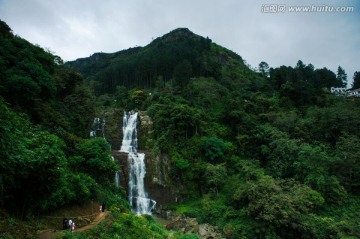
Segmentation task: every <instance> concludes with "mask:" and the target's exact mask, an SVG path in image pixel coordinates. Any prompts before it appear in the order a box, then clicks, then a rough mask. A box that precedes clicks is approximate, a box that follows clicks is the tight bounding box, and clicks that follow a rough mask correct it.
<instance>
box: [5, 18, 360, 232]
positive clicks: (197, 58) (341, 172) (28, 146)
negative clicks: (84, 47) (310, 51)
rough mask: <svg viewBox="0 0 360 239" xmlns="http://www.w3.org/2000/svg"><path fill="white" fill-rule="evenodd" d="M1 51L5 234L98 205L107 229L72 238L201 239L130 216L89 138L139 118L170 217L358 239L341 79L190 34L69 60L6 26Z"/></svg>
mask: <svg viewBox="0 0 360 239" xmlns="http://www.w3.org/2000/svg"><path fill="white" fill-rule="evenodd" d="M0 43H1V44H0V50H1V53H2V55H1V56H0V69H1V71H0V72H1V73H0V79H1V81H0V93H1V97H2V98H1V101H0V107H1V111H0V114H1V118H0V122H1V123H0V140H1V141H0V143H1V144H0V146H1V150H0V156H1V160H2V163H1V164H0V189H1V190H0V209H1V210H0V213H1V214H0V215H4V216H1V218H0V229H1V230H0V237H5V238H23V237H24V235H25V234H26V233H23V234H21V235H20V234H16V233H20V232H21V231H22V232H24V231H26V230H28V229H27V228H28V227H30V228H32V229H33V231H36V230H41V229H44V228H45V227H41V226H39V225H36V226H34V225H31V224H29V223H28V221H27V220H26V219H31V218H36V217H37V216H40V215H41V214H42V213H46V212H49V211H53V210H56V209H59V208H61V207H64V206H68V205H75V204H82V203H84V201H85V200H91V199H94V200H96V201H100V202H102V201H105V202H106V204H107V205H108V208H109V209H110V210H111V211H112V212H113V213H112V216H111V219H110V220H108V221H107V222H106V223H104V224H102V225H100V226H99V227H97V228H96V229H95V230H93V231H90V232H86V233H84V234H74V235H73V236H70V235H65V237H64V238H70V237H72V238H79V239H82V238H120V237H122V236H123V237H124V238H183V239H185V238H197V237H198V236H196V235H195V234H189V235H187V234H184V235H182V234H177V233H171V232H169V231H166V230H165V229H164V228H162V227H160V226H159V225H157V224H156V223H155V222H154V221H153V219H152V218H151V217H137V216H134V215H132V214H131V213H130V210H129V205H128V203H126V200H125V198H126V197H125V194H124V189H122V188H120V189H119V188H116V187H115V186H114V183H113V178H114V174H113V173H114V171H115V170H118V169H119V168H118V166H117V165H115V164H114V162H113V161H112V160H111V159H110V157H109V154H110V147H109V144H108V143H107V142H106V141H105V140H104V139H103V138H102V137H99V138H91V139H88V138H87V136H86V135H85V134H86V132H89V128H90V126H89V125H90V123H91V121H92V119H93V117H94V116H95V115H96V116H98V115H102V116H104V117H105V118H106V117H109V118H111V117H114V116H116V112H122V111H123V110H130V109H132V110H139V111H141V112H142V114H143V115H146V116H149V117H150V119H151V124H148V127H149V128H148V129H147V131H146V132H145V133H144V132H142V133H141V132H140V134H139V135H140V139H139V145H140V148H141V150H144V151H146V155H147V156H146V157H148V158H149V160H150V161H152V162H154V160H157V161H156V163H157V164H156V165H153V167H154V168H155V169H156V168H159V169H158V171H157V172H158V173H159V176H163V177H162V178H165V179H166V180H164V182H162V183H163V185H162V187H166V188H169V189H170V190H171V191H172V192H173V193H174V194H173V195H174V197H176V199H177V202H176V203H173V204H168V205H163V207H164V208H163V209H164V210H171V211H173V212H174V213H177V214H182V215H185V216H187V217H191V218H196V220H197V222H198V223H201V224H203V225H205V223H209V224H211V225H214V226H217V228H218V232H219V233H221V234H222V235H223V237H224V238H274V239H278V238H359V237H360V227H359V224H358V221H359V219H360V218H359V211H360V206H359V205H360V203H359V202H360V195H359V188H360V181H359V179H360V158H359V155H360V147H359V145H360V127H359V125H360V121H359V119H360V110H359V107H360V103H359V100H358V99H357V98H351V99H350V98H343V97H337V96H335V95H332V94H331V93H330V91H329V88H330V87H332V86H341V85H342V84H343V82H342V81H341V80H340V79H341V77H338V76H337V75H336V74H335V73H333V72H332V71H330V70H328V69H326V68H322V69H316V68H315V67H314V66H313V65H312V64H308V65H306V64H304V63H303V62H302V61H298V62H297V64H296V65H295V66H280V67H276V68H269V67H268V65H267V64H266V63H265V62H262V63H261V64H260V67H259V72H255V71H253V70H252V69H250V68H249V67H248V66H247V65H246V64H245V62H244V60H243V59H242V58H241V57H240V56H239V55H237V54H236V53H234V52H232V51H230V50H228V49H226V48H224V47H222V46H219V45H217V44H215V43H213V42H212V41H211V40H210V39H208V38H204V37H201V36H198V35H196V34H194V33H192V32H191V31H189V30H188V29H183V28H182V29H176V30H174V31H171V32H170V33H168V34H166V35H164V36H162V37H159V38H156V39H155V40H154V41H152V42H151V43H150V44H149V45H147V46H145V47H136V48H130V49H128V50H124V51H120V52H116V53H108V54H107V53H95V54H94V55H92V56H91V57H89V58H83V59H78V60H76V61H73V62H67V63H66V64H62V62H61V59H60V58H59V57H57V56H54V55H52V54H51V53H48V52H46V51H44V50H43V49H41V48H40V47H37V46H34V45H32V44H30V43H28V42H27V41H26V40H24V39H22V38H20V37H18V36H14V35H13V34H12V32H11V29H10V28H9V27H8V26H7V25H6V24H5V23H4V22H1V24H0ZM264 54H265V53H264ZM77 72H79V73H80V74H79V73H77ZM110 121H113V122H118V121H121V120H117V119H115V118H111V120H110ZM109 128H110V127H109ZM115 128H116V127H114V129H115ZM117 130H118V129H117ZM141 130H142V129H140V131H141ZM155 169H153V168H150V170H149V172H151V171H152V172H154V171H156V170H155ZM160 174H162V175H160ZM165 174H166V175H165ZM159 178H161V177H159ZM159 178H157V179H159ZM14 225H15V226H14ZM24 225H26V226H24ZM19 227H21V229H22V230H17V229H16V228H19ZM195 232H196V231H195ZM35 234H36V233H34V232H33V234H31V235H32V236H33V237H36V236H35ZM199 234H200V233H199ZM13 235H15V236H13Z"/></svg>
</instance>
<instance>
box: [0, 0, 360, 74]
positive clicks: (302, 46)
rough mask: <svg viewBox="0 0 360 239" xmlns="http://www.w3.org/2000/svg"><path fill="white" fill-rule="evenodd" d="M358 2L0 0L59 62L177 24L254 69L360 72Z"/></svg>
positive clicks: (1, 11)
mask: <svg viewBox="0 0 360 239" xmlns="http://www.w3.org/2000/svg"><path fill="white" fill-rule="evenodd" d="M278 3H280V4H286V5H287V6H291V5H293V6H303V5H317V6H322V5H332V6H343V5H346V6H354V7H355V12H354V13H290V12H285V13H262V12H261V7H262V6H263V5H264V4H278ZM359 11H360V4H359V3H358V1H356V0H351V1H346V2H345V1H341V0H332V1H325V0H306V1H300V0H286V1H283V0H281V1H277V0H276V1H275V0H248V1H245V0H241V1H240V0H222V1H219V0H207V1H206V0H197V1H194V0H182V1H176V0H137V1H130V0H53V1H48V0H27V1H26V0H11V1H10V0H2V1H1V0H0V16H1V18H2V20H4V21H6V22H7V23H8V24H9V25H10V27H11V28H12V29H13V30H14V32H15V33H16V34H18V35H20V36H22V37H24V38H26V39H28V40H29V41H31V42H33V43H37V44H39V45H41V46H43V47H48V48H50V50H52V51H54V52H55V53H56V54H58V55H60V56H61V57H62V58H64V59H65V60H73V59H76V58H80V57H86V56H89V55H91V54H92V53H94V52H100V51H102V52H115V51H118V50H122V49H127V48H129V47H133V46H136V45H146V44H148V43H149V42H150V41H151V40H152V38H154V37H158V36H161V35H163V34H165V33H167V32H169V31H170V30H172V29H174V28H177V27H188V28H189V29H190V30H192V31H193V32H195V33H197V34H199V35H203V36H209V37H210V38H211V39H212V40H213V41H214V42H216V43H218V44H220V45H223V46H225V47H227V48H229V49H231V50H233V51H235V52H237V53H238V54H239V55H241V56H242V57H243V58H244V59H245V60H246V61H247V62H248V63H250V64H251V65H252V66H254V67H255V66H257V64H258V63H259V62H260V61H263V60H265V61H267V62H268V63H269V64H270V65H271V66H273V67H277V66H280V65H292V66H293V65H295V64H296V62H297V60H298V59H302V60H303V61H304V62H305V63H306V64H309V63H312V64H314V65H315V67H318V68H321V67H325V66H326V67H328V68H330V69H331V70H333V71H336V68H337V66H338V65H341V66H342V67H344V68H345V70H346V71H347V73H348V78H349V79H350V78H352V75H353V72H354V71H356V70H360V66H359V65H358V52H359V50H360V49H359V48H360V46H359V44H358V43H359V42H360V41H359V40H360V29H359V27H360V21H359V20H360V17H359Z"/></svg>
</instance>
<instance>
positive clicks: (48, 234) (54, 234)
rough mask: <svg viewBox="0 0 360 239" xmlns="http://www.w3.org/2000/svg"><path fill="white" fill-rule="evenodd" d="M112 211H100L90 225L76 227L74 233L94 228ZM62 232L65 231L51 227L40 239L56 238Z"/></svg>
mask: <svg viewBox="0 0 360 239" xmlns="http://www.w3.org/2000/svg"><path fill="white" fill-rule="evenodd" d="M110 213H111V212H110V211H106V212H100V213H99V214H98V215H97V216H96V217H95V219H94V220H93V221H92V222H91V223H90V224H89V225H86V226H84V227H81V228H75V231H74V233H77V232H83V231H87V230H90V229H92V228H93V227H95V226H96V225H98V224H99V223H100V222H101V221H103V220H104V219H105V217H106V216H107V215H109V214H110ZM61 234H64V231H62V230H54V229H49V230H46V231H43V232H42V233H41V234H40V235H39V239H56V238H57V237H58V236H59V235H61Z"/></svg>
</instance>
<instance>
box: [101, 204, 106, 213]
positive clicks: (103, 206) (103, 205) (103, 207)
mask: <svg viewBox="0 0 360 239" xmlns="http://www.w3.org/2000/svg"><path fill="white" fill-rule="evenodd" d="M101 210H102V212H105V203H104V202H103V204H102V208H101Z"/></svg>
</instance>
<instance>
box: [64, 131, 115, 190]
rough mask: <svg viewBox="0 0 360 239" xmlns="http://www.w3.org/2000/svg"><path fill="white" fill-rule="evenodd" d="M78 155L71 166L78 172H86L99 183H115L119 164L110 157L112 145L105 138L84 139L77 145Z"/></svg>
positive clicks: (107, 184) (108, 184)
mask: <svg viewBox="0 0 360 239" xmlns="http://www.w3.org/2000/svg"><path fill="white" fill-rule="evenodd" d="M76 150H77V151H78V155H79V156H76V157H74V158H73V160H72V161H71V163H72V164H70V165H69V166H70V167H72V168H73V169H75V170H76V171H77V172H84V173H86V174H88V175H90V176H91V177H92V178H94V179H95V180H96V181H97V182H98V183H99V184H101V185H105V186H110V185H112V184H113V180H114V173H115V172H116V170H117V169H118V168H117V165H116V163H115V162H114V161H113V160H112V159H111V157H110V145H109V144H108V143H107V142H106V141H105V139H103V138H100V137H96V138H91V139H84V140H82V141H81V142H80V144H78V145H77V147H76Z"/></svg>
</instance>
